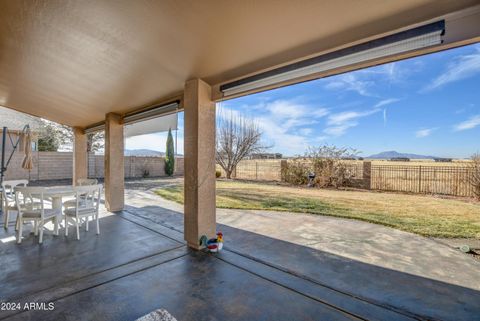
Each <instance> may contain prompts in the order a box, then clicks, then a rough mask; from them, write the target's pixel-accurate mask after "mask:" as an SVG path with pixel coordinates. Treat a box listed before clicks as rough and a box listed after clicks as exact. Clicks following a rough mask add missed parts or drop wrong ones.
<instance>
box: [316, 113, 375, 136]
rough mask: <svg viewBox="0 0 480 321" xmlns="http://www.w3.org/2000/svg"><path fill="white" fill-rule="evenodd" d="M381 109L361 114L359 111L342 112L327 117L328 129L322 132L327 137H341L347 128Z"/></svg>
mask: <svg viewBox="0 0 480 321" xmlns="http://www.w3.org/2000/svg"><path fill="white" fill-rule="evenodd" d="M380 110H381V109H378V108H376V109H371V110H367V111H363V112H359V111H344V112H341V113H337V114H332V115H330V116H328V120H327V125H328V127H327V128H325V129H324V130H323V132H324V133H325V134H327V135H332V136H342V135H344V134H345V133H346V132H347V130H348V129H349V128H352V127H355V126H357V125H358V119H359V118H363V117H367V116H370V115H372V114H375V113H378V112H379V111H380Z"/></svg>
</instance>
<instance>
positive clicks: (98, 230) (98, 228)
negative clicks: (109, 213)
mask: <svg viewBox="0 0 480 321" xmlns="http://www.w3.org/2000/svg"><path fill="white" fill-rule="evenodd" d="M96 221H97V234H100V224H99V222H98V214H97V215H96Z"/></svg>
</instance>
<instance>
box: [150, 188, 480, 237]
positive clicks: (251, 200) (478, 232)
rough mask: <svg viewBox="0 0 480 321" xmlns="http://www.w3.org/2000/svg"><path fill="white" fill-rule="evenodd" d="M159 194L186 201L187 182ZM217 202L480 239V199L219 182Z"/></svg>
mask: <svg viewBox="0 0 480 321" xmlns="http://www.w3.org/2000/svg"><path fill="white" fill-rule="evenodd" d="M156 193H157V194H158V195H160V196H162V197H164V198H166V199H169V200H172V201H176V202H179V203H183V186H181V185H175V186H170V187H165V188H161V189H159V190H157V191H156ZM217 207H219V208H237V209H259V210H275V211H288V212H299V213H312V214H320V215H329V216H337V217H344V218H353V219H358V220H362V221H367V222H372V223H377V224H382V225H386V226H390V227H394V228H398V229H400V230H403V231H407V232H413V233H417V234H420V235H424V236H433V237H450V238H457V237H462V238H480V203H476V202H467V201H463V200H455V199H441V198H435V197H431V196H417V195H405V194H394V193H376V192H363V191H339V190H325V189H307V188H297V187H289V186H281V185H271V184H262V183H250V182H240V181H224V180H220V181H218V182H217Z"/></svg>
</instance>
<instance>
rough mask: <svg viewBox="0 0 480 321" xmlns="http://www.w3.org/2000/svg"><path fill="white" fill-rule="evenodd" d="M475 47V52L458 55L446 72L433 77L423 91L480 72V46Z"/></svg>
mask: <svg viewBox="0 0 480 321" xmlns="http://www.w3.org/2000/svg"><path fill="white" fill-rule="evenodd" d="M475 49H476V52H475V53H473V54H470V55H463V56H459V57H457V58H456V59H455V61H454V62H452V63H451V64H449V65H448V66H447V69H446V70H445V71H444V73H443V74H441V75H440V76H438V77H437V78H435V79H433V81H431V83H430V84H429V85H428V86H426V87H425V88H424V89H423V91H428V90H433V89H436V88H439V87H442V86H444V85H446V84H449V83H452V82H455V81H458V80H462V79H465V78H469V77H472V76H474V75H476V74H477V73H480V46H478V45H477V46H475Z"/></svg>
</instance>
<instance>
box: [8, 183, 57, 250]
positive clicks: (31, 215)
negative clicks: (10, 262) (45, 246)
mask: <svg viewBox="0 0 480 321" xmlns="http://www.w3.org/2000/svg"><path fill="white" fill-rule="evenodd" d="M14 191H15V205H16V207H17V212H18V218H17V220H18V231H17V243H18V244H20V243H22V230H23V224H24V223H25V222H33V223H34V233H35V236H37V235H38V234H39V233H40V236H39V239H38V243H40V244H42V242H43V229H44V227H45V223H47V222H50V221H52V222H53V224H54V234H55V235H58V223H59V222H58V217H59V214H60V215H61V213H58V210H55V209H52V208H46V205H47V197H48V191H47V190H46V189H45V188H44V187H19V186H17V187H15V189H14Z"/></svg>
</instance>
